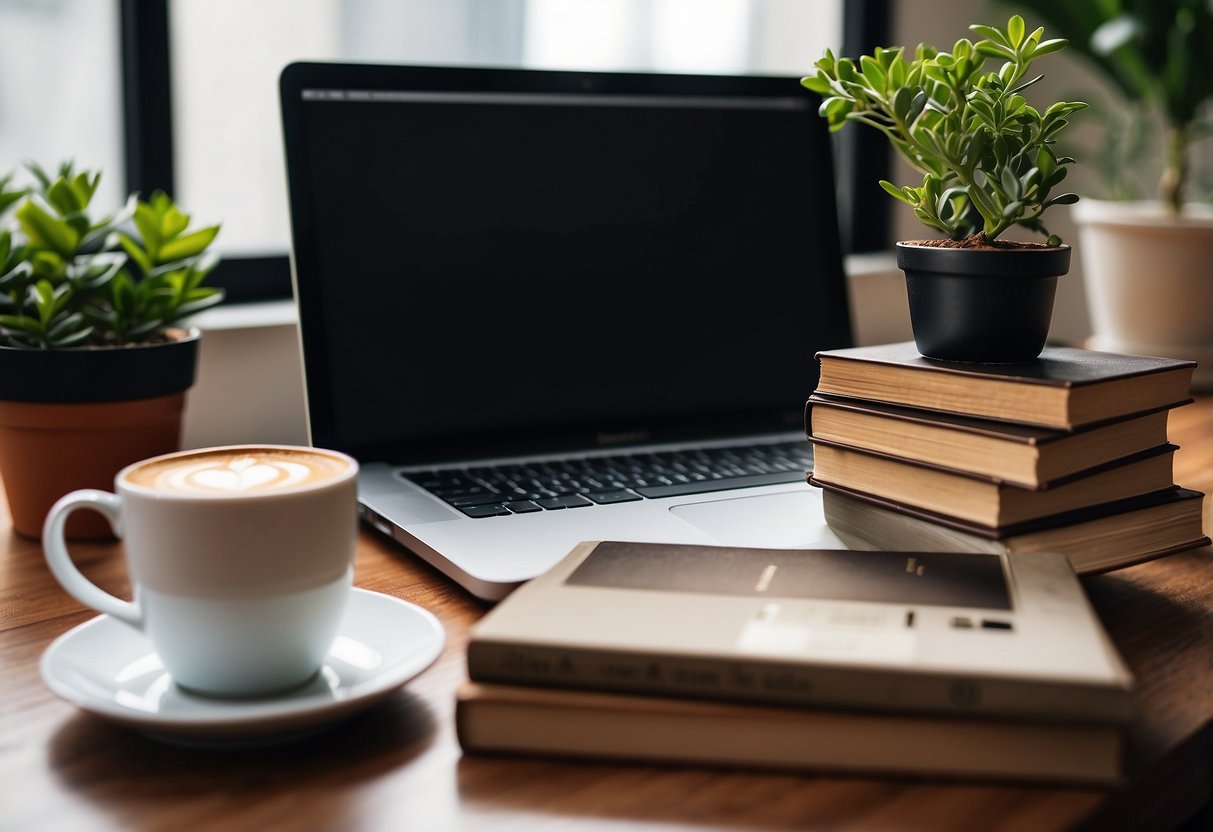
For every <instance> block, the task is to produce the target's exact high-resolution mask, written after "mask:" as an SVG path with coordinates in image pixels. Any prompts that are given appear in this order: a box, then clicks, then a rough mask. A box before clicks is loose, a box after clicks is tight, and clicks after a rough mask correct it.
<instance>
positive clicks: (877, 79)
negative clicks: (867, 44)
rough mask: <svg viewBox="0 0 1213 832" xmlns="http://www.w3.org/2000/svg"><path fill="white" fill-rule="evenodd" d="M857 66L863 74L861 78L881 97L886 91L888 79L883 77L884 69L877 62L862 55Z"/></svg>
mask: <svg viewBox="0 0 1213 832" xmlns="http://www.w3.org/2000/svg"><path fill="white" fill-rule="evenodd" d="M859 66H860V68H861V70H862V72H863V77H864V78H865V79H866V80H867V82H868V86H869V87H871V88H872V89H873V90H875V91H876V92H877V93H879V94H880V95H882V96H883V95H884V93H885V90H886V89H888V79H887V78H886V76H885V71H884V68H883V67H882V66H881V65H880V63H879V62H878V61H876V60H875V59H873V58H871V57H869V56H868V55H864V56H863V57H862V58H860V59H859Z"/></svg>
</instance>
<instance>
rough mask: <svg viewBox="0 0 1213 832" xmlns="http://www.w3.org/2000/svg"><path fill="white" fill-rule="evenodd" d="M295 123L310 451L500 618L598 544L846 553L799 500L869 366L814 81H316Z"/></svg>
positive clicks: (411, 72)
mask: <svg viewBox="0 0 1213 832" xmlns="http://www.w3.org/2000/svg"><path fill="white" fill-rule="evenodd" d="M280 94H281V103H282V115H283V133H284V140H285V148H286V159H287V170H288V181H289V189H290V208H291V225H292V266H293V271H294V281H295V297H296V300H297V303H298V307H299V318H300V336H301V340H302V351H303V363H304V375H305V380H306V387H307V408H308V421H309V429H310V437H311V441H312V443H313V444H314V445H316V446H320V447H328V448H334V449H338V450H341V451H344V452H346V453H349V454H351V455H352V456H354V457H355V458H356V459H358V460H359V462H360V465H361V479H360V482H359V501H360V511H361V513H362V517H363V518H364V519H365V520H366V521H367V522H368V523H369V524H370V525H371V526H373V527H375V528H376V529H378V530H380V531H381V532H383V533H384V534H385V535H388V536H390V537H392V538H393V539H394V540H396V541H398V542H399V543H401V544H403V546H404V547H406V548H407V549H408V550H409V551H411V552H413V553H414V554H416V555H418V556H420V557H421V558H423V559H424V560H426V561H428V562H429V563H430V564H432V565H434V566H435V567H437V568H438V569H439V570H441V571H442V572H444V573H445V574H447V575H449V576H450V577H451V578H453V579H454V580H455V581H456V582H458V583H459V584H461V585H462V586H463V587H465V588H466V589H467V590H469V591H470V592H471V593H473V594H474V595H476V596H478V597H481V598H484V599H487V600H496V599H499V598H501V597H503V596H505V595H506V594H507V593H508V592H509V591H510V590H511V589H512V588H514V587H516V586H517V585H519V584H520V583H522V582H524V581H527V580H529V579H530V578H533V577H535V576H536V575H539V574H540V573H542V572H544V571H546V570H547V569H548V568H549V567H551V566H552V565H554V564H555V563H557V562H558V561H559V560H560V559H561V558H562V557H563V556H564V555H566V554H567V553H568V552H569V551H570V550H571V549H572V548H573V547H574V546H575V545H576V544H577V543H579V542H580V541H583V540H630V541H652V542H665V543H701V544H713V543H715V544H723V545H731V546H766V547H805V548H808V547H815V548H830V547H840V546H841V543H840V542H839V541H838V539H837V538H835V537H834V536H833V535H832V534H831V533H830V532H829V530H828V529H827V528H826V526H825V523H824V519H823V517H822V511H821V504H820V499H819V497H818V496H817V494H816V492H815V490H813V489H811V488H810V487H809V486H808V485H807V484H806V482H805V471H806V469H807V468H808V467H809V466H810V464H811V463H810V447H809V445H808V443H807V442H806V440H805V435H804V423H803V412H804V404H805V400H806V399H807V398H808V396H809V394H810V393H811V392H812V391H813V389H814V387H815V386H816V383H817V365H816V361H815V359H814V353H815V352H816V351H818V350H822V349H833V348H837V347H843V346H848V345H849V344H850V341H851V335H850V324H849V315H848V308H847V299H846V286H845V279H844V275H843V269H842V260H841V254H840V242H839V230H838V217H837V208H836V204H835V192H834V175H833V167H832V161H831V151H830V144H829V140H828V136H827V131H826V126H825V122H824V120H822V119H821V118H819V117H818V116H817V115H816V108H815V104H814V102H813V100H812V97H811V96H810V95H809V94H808V93H807V92H805V91H804V90H802V88H801V87H800V85H799V83H798V80H797V79H795V78H777V77H767V76H744V77H734V76H717V75H713V76H702V75H672V74H642V73H606V72H567V71H550V70H521V69H499V68H472V67H435V66H431V67H417V66H384V65H351V64H320V63H299V64H292V65H291V66H288V67H287V68H286V69H285V70H284V71H283V73H282V76H281V84H280Z"/></svg>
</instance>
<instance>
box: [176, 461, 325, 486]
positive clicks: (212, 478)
mask: <svg viewBox="0 0 1213 832" xmlns="http://www.w3.org/2000/svg"><path fill="white" fill-rule="evenodd" d="M310 473H311V469H310V468H308V467H307V466H306V465H300V464H299V463H297V462H262V461H260V460H258V459H257V458H256V457H252V456H246V457H242V458H240V459H233V460H232V461H231V462H228V463H226V464H224V463H223V462H205V461H204V462H199V463H196V464H194V465H183V466H181V467H179V468H173V469H170V470H168V471H165V472H164V473H162V474H161V475H160V477H159V478H158V481H157V483H156V484H157V485H158V486H160V487H162V488H167V489H169V490H171V491H228V492H237V491H258V490H262V489H266V488H281V487H284V486H290V485H294V484H295V483H297V482H303V481H304V480H305V479H307V477H308V474H310Z"/></svg>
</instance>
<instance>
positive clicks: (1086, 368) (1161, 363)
mask: <svg viewBox="0 0 1213 832" xmlns="http://www.w3.org/2000/svg"><path fill="white" fill-rule="evenodd" d="M817 359H818V361H819V362H820V365H821V379H820V381H819V382H818V385H817V392H819V393H826V394H835V395H840V396H851V397H855V398H861V399H870V400H875V401H881V402H887V403H890V404H897V405H907V406H911V407H920V408H926V409H930V410H941V411H946V412H950V413H960V414H964V415H969V416H978V417H986V418H991V419H1002V420H1006V421H1011V422H1022V423H1025V424H1032V425H1042V426H1045V427H1056V428H1064V429H1070V428H1074V427H1077V426H1080V425H1086V424H1091V423H1093V422H1100V421H1104V420H1107V419H1112V418H1115V417H1118V416H1126V415H1128V414H1131V413H1141V412H1144V411H1147V410H1153V409H1155V408H1164V407H1173V406H1175V405H1178V404H1180V403H1182V402H1185V401H1187V400H1188V398H1189V393H1188V388H1189V385H1190V383H1191V379H1192V371H1193V370H1194V369H1195V367H1196V362H1194V361H1181V360H1177V359H1172V358H1155V357H1150V356H1137V355H1117V354H1114V353H1106V352H1095V351H1092V350H1084V349H1078V348H1074V347H1053V346H1047V347H1045V349H1044V351H1043V352H1042V353H1041V354H1040V357H1039V358H1038V359H1036V360H1035V361H1031V362H1027V363H1024V364H971V363H966V362H956V361H939V360H936V359H931V358H924V357H923V356H922V355H920V354H919V353H918V350H917V349H916V348H915V346H914V344H913V342H904V343H897V344H882V345H879V346H872V347H853V348H849V349H840V350H827V351H823V352H819V353H818V354H817Z"/></svg>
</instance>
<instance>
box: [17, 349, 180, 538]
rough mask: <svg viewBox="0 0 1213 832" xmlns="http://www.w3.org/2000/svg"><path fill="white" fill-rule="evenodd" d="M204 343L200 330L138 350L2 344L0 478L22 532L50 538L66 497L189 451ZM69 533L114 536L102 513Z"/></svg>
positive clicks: (80, 518)
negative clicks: (55, 510)
mask: <svg viewBox="0 0 1213 832" xmlns="http://www.w3.org/2000/svg"><path fill="white" fill-rule="evenodd" d="M199 338H200V334H199V333H198V332H197V330H194V331H192V332H190V333H188V334H183V335H182V337H180V338H178V339H177V340H174V341H170V342H167V343H163V344H153V345H147V346H138V347H112V348H88V349H76V350H48V351H35V350H18V349H12V348H9V347H0V477H3V479H4V484H5V492H6V494H7V497H8V503H9V510H10V512H11V513H12V518H13V529H14V530H15V531H16V532H17V533H19V534H22V535H26V536H29V537H38V536H40V535H41V533H42V522H43V520H44V519H45V517H46V513H47V511H48V510H49V509H50V507H51V505H52V504H53V503H54V502H55V500H57V499H58V498H59V497H61V496H63V495H64V494H66V493H67V492H69V491H73V490H75V489H77V488H102V489H106V490H111V489H112V488H113V484H114V475H115V474H117V473H118V471H119V470H121V469H122V468H123V467H125V466H126V465H129V464H130V463H132V462H137V461H138V460H140V459H144V458H146V457H149V456H156V455H157V454H162V453H168V452H170V451H175V450H178V449H179V448H180V441H181V416H182V412H183V410H184V407H185V391H186V390H187V389H188V388H189V387H190V386H192V385H193V383H194V376H195V373H196V370H197V359H198V340H199ZM68 535H69V536H70V537H74V538H77V539H79V538H99V537H110V536H112V532H111V530H110V528H109V525H108V524H107V523H106V522H105V520H104V519H102V517H101V516H100V515H97V514H95V513H93V512H78V513H77V514H75V515H73V516H72V518H71V521H70V522H69V523H68Z"/></svg>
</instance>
